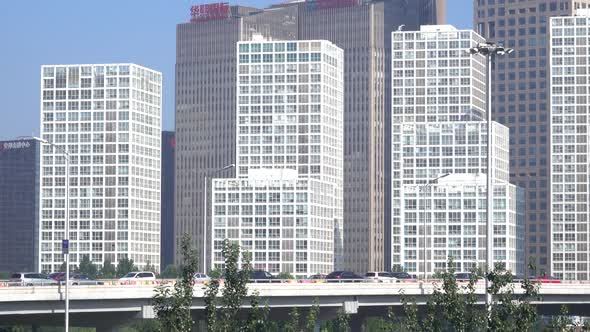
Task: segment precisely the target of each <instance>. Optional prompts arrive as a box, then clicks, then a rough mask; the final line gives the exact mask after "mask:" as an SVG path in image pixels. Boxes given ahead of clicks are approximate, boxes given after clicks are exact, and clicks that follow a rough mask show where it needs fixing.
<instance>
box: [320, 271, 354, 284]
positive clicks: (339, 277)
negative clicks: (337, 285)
mask: <svg viewBox="0 0 590 332" xmlns="http://www.w3.org/2000/svg"><path fill="white" fill-rule="evenodd" d="M361 280H363V277H361V276H359V275H358V274H356V273H354V272H352V271H334V272H332V273H330V274H328V275H327V276H326V281H327V282H360V281H361Z"/></svg>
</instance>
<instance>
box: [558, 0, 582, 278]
mask: <svg viewBox="0 0 590 332" xmlns="http://www.w3.org/2000/svg"><path fill="white" fill-rule="evenodd" d="M578 14H580V15H582V16H568V17H554V18H552V19H551V24H550V31H551V33H550V34H551V39H550V42H549V45H551V48H550V52H549V54H550V55H549V59H550V63H551V70H550V72H551V80H550V82H551V93H550V96H551V114H550V117H551V120H550V123H551V272H552V274H553V275H554V276H555V277H557V278H560V279H566V280H588V277H589V273H590V264H589V263H590V260H589V258H588V257H589V255H590V249H589V248H588V246H589V244H590V243H589V239H588V234H589V229H588V226H589V225H590V219H589V218H590V212H589V211H590V198H589V197H590V191H589V188H590V159H589V158H588V157H589V152H590V140H589V139H590V137H589V136H588V128H589V124H590V111H589V109H588V102H589V101H590V90H589V88H588V82H589V81H590V72H588V63H589V62H588V54H590V53H589V52H590V43H588V37H589V36H590V33H589V32H588V31H589V29H590V10H589V9H586V10H583V11H579V13H578Z"/></svg>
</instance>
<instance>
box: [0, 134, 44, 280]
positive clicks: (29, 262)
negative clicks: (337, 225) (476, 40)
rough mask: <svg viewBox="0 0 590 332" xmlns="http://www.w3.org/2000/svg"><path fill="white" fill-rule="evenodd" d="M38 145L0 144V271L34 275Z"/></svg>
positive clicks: (36, 255)
mask: <svg viewBox="0 0 590 332" xmlns="http://www.w3.org/2000/svg"><path fill="white" fill-rule="evenodd" d="M38 229H39V143H38V141H36V140H33V139H29V140H15V141H0V271H3V272H14V271H35V270H36V268H37V260H38V254H39V252H38V245H39V230H38Z"/></svg>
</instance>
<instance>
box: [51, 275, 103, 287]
mask: <svg viewBox="0 0 590 332" xmlns="http://www.w3.org/2000/svg"><path fill="white" fill-rule="evenodd" d="M65 279H66V277H65V275H64V276H63V277H62V279H61V280H60V281H62V282H63V281H65ZM70 285H73V286H77V285H93V286H95V285H104V282H102V281H98V280H96V279H94V278H92V277H89V276H87V275H85V274H80V273H74V274H71V275H70Z"/></svg>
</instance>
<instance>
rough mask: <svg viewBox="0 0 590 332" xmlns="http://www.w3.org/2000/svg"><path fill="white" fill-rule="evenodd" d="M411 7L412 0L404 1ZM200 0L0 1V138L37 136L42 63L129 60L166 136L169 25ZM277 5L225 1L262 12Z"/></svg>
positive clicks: (459, 14) (456, 8) (465, 11)
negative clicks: (153, 92) (149, 76)
mask: <svg viewBox="0 0 590 332" xmlns="http://www.w3.org/2000/svg"><path fill="white" fill-rule="evenodd" d="M410 1H415V0H410ZM209 2H215V1H213V0H212V1H202V0H192V1H190V0H142V1H138V0H101V1H86V0H51V1H47V0H36V1H31V0H4V1H2V2H1V4H0V46H2V47H0V140H8V139H14V138H16V137H18V136H29V135H38V134H39V117H40V116H39V87H40V70H41V69H40V68H41V65H43V64H82V63H116V62H119V63H121V62H131V63H136V64H139V65H143V66H146V67H149V68H152V69H155V70H158V71H161V72H162V75H163V94H164V95H163V127H162V128H163V129H164V130H174V62H175V52H176V45H175V43H176V24H178V23H181V22H186V21H188V20H189V18H190V6H191V5H195V4H201V3H209ZM277 2H283V1H281V0H243V1H236V0H232V1H230V4H232V5H233V4H242V5H249V6H255V7H265V6H268V5H269V4H272V3H277ZM472 3H473V1H472V0H447V22H448V24H452V25H454V26H455V27H457V28H460V29H467V28H472V15H473V4H472Z"/></svg>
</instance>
